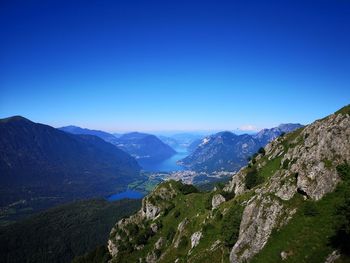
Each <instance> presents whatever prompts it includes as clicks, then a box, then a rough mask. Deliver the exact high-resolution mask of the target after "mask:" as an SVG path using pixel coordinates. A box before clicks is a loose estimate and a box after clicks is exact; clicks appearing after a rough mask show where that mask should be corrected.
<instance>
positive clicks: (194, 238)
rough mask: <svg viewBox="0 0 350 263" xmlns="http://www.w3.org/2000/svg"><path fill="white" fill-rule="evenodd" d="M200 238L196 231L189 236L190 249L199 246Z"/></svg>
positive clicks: (199, 232) (200, 235)
mask: <svg viewBox="0 0 350 263" xmlns="http://www.w3.org/2000/svg"><path fill="white" fill-rule="evenodd" d="M201 238H202V232H201V231H198V232H195V233H193V234H192V236H191V249H192V248H194V247H196V246H197V245H198V244H199V241H200V240H201Z"/></svg>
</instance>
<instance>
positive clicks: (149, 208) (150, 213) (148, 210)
mask: <svg viewBox="0 0 350 263" xmlns="http://www.w3.org/2000/svg"><path fill="white" fill-rule="evenodd" d="M144 200H147V199H144ZM142 208H143V209H142V216H143V217H145V218H147V219H154V218H155V217H156V216H157V215H158V214H159V212H160V208H159V207H157V206H155V205H153V204H151V203H149V202H147V201H144V205H143V207H142Z"/></svg>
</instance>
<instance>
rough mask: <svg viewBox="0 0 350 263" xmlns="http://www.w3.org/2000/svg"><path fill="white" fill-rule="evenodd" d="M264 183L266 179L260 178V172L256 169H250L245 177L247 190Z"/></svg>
mask: <svg viewBox="0 0 350 263" xmlns="http://www.w3.org/2000/svg"><path fill="white" fill-rule="evenodd" d="M263 181H264V178H263V177H261V176H259V174H258V171H257V170H256V168H255V167H253V168H251V169H249V171H248V172H247V175H246V177H245V186H246V187H247V189H252V188H253V187H255V186H257V185H259V184H261V183H262V182H263Z"/></svg>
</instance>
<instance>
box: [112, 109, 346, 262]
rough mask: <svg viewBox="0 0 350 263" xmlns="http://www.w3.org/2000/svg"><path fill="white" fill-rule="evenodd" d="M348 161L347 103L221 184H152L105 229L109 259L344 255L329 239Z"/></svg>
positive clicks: (264, 258)
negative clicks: (128, 212) (199, 187)
mask: <svg viewBox="0 0 350 263" xmlns="http://www.w3.org/2000/svg"><path fill="white" fill-rule="evenodd" d="M349 162H350V107H349V106H347V107H345V108H343V109H341V110H340V111H338V112H336V113H335V114H332V115H330V116H328V117H326V118H324V119H322V120H317V121H315V122H314V123H312V124H310V125H308V126H306V127H304V128H303V129H299V130H297V131H294V132H292V133H290V134H287V135H283V136H281V137H278V138H277V139H275V140H274V141H272V142H271V143H269V144H268V145H267V146H266V147H265V152H262V153H260V154H259V155H257V156H256V157H255V158H253V159H252V160H251V161H250V162H249V164H248V166H246V167H244V168H242V169H241V170H240V171H239V172H238V173H237V174H236V175H235V176H234V177H233V178H232V180H231V181H230V182H229V183H228V184H227V185H226V186H224V187H216V188H215V189H214V190H213V191H212V192H204V193H198V192H196V191H194V190H193V189H190V190H188V191H182V190H181V189H187V188H190V186H186V185H183V184H181V183H179V182H174V181H169V182H165V183H163V184H161V185H159V186H158V187H157V188H156V189H155V191H154V192H152V193H151V194H150V195H149V196H147V197H146V198H144V200H143V205H142V209H141V210H140V211H139V212H138V213H137V214H136V215H134V216H132V217H130V218H128V219H124V220H121V221H119V222H118V223H117V224H116V226H115V227H114V228H113V230H112V231H111V235H110V240H109V243H108V248H109V251H110V253H111V255H112V257H113V259H112V260H111V261H112V262H211V263H213V262H232V263H233V262H251V261H252V262H280V261H283V262H325V261H326V260H328V261H327V262H334V261H329V260H331V259H332V258H336V260H344V261H339V262H346V261H345V260H348V259H349V258H348V257H347V256H346V251H345V250H336V249H337V248H338V247H337V246H335V245H334V244H337V243H339V240H336V239H337V236H336V234H337V233H338V232H337V230H336V229H337V227H338V225H337V224H339V221H338V219H337V214H339V210H337V209H339V207H344V204H346V202H347V201H346V200H348V199H349V200H348V201H349V202H348V203H350V198H349V195H348V192H349V190H350V167H349V165H348V163H349ZM335 190H336V191H335ZM340 214H341V213H340ZM345 214H346V213H345ZM347 220H349V218H347ZM345 222H348V221H345ZM342 229H343V228H342ZM341 231H344V230H341ZM332 238H333V239H332ZM342 238H343V239H344V236H343V237H342ZM346 238H349V237H345V239H344V240H346V241H345V242H343V243H345V244H346V243H347V241H350V240H348V239H346ZM334 240H335V242H334ZM343 245H344V244H343ZM339 249H340V248H339ZM344 251H345V252H344ZM339 254H342V255H343V256H342V257H343V258H339Z"/></svg>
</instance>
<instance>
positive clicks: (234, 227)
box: [221, 206, 243, 247]
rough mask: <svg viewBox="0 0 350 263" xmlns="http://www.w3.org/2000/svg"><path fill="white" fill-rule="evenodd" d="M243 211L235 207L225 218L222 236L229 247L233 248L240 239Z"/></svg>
mask: <svg viewBox="0 0 350 263" xmlns="http://www.w3.org/2000/svg"><path fill="white" fill-rule="evenodd" d="M242 210H243V209H242V208H241V207H240V206H235V207H233V208H231V209H230V210H229V211H228V212H227V213H226V214H225V215H224V216H223V219H222V228H221V235H222V238H223V240H224V242H225V245H226V246H228V247H232V246H233V245H234V244H235V243H236V241H237V239H238V235H239V227H240V224H241V219H242V212H243V211H242Z"/></svg>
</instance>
